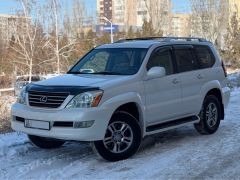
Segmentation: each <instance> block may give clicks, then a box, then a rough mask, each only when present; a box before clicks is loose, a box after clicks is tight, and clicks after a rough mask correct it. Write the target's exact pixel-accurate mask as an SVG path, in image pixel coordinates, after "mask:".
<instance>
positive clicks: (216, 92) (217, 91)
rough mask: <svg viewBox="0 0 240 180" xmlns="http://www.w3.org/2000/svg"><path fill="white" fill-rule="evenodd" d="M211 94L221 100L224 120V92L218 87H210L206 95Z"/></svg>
mask: <svg viewBox="0 0 240 180" xmlns="http://www.w3.org/2000/svg"><path fill="white" fill-rule="evenodd" d="M210 95H213V96H215V97H216V98H217V99H218V100H219V102H220V106H221V120H223V119H224V115H225V112H224V106H223V98H222V93H221V91H220V89H218V88H213V89H210V90H209V91H208V92H207V93H206V95H205V97H207V96H210Z"/></svg>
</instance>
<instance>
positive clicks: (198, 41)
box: [96, 37, 212, 49]
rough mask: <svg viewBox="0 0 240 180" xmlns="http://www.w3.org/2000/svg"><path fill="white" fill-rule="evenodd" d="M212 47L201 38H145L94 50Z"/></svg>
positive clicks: (127, 40) (106, 45)
mask: <svg viewBox="0 0 240 180" xmlns="http://www.w3.org/2000/svg"><path fill="white" fill-rule="evenodd" d="M177 44H180V45H208V46H209V45H212V43H211V42H209V41H207V40H206V39H203V38H193V37H149V38H148V37H146V38H135V39H122V40H119V41H117V42H115V43H112V44H104V45H100V46H98V47H97V48H96V49H102V48H103V49H104V48H150V47H151V46H152V45H177Z"/></svg>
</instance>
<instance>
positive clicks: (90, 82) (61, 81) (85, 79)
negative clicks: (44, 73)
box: [34, 74, 126, 87]
mask: <svg viewBox="0 0 240 180" xmlns="http://www.w3.org/2000/svg"><path fill="white" fill-rule="evenodd" d="M124 78H126V76H116V75H95V74H94V75H93V74H78V75H77V74H65V75H62V76H57V77H53V78H50V79H47V80H43V81H38V82H36V83H34V84H36V85H42V86H89V87H101V84H106V83H107V84H108V83H111V82H112V81H116V80H118V79H124Z"/></svg>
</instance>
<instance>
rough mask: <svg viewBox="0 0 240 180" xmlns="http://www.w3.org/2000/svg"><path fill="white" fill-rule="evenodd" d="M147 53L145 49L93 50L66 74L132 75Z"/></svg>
mask: <svg viewBox="0 0 240 180" xmlns="http://www.w3.org/2000/svg"><path fill="white" fill-rule="evenodd" d="M147 51H148V49H145V48H100V49H94V50H92V51H91V52H89V53H88V54H87V55H86V56H84V57H83V58H82V59H81V60H80V61H79V62H78V63H77V64H76V65H75V66H74V67H73V68H72V69H71V71H69V72H68V73H69V74H71V73H75V74H78V73H79V74H86V73H87V74H89V73H94V74H101V73H108V74H121V75H132V74H135V73H137V72H138V70H139V68H140V66H141V64H142V61H143V59H144V57H145V55H146V53H147Z"/></svg>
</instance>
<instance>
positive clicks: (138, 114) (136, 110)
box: [112, 102, 144, 136]
mask: <svg viewBox="0 0 240 180" xmlns="http://www.w3.org/2000/svg"><path fill="white" fill-rule="evenodd" d="M120 111H123V112H126V113H129V114H130V115H132V116H133V117H134V118H135V119H136V120H137V122H138V123H139V126H140V128H141V133H142V136H143V133H144V132H143V130H144V121H143V112H142V109H141V107H140V105H139V104H138V103H137V102H127V103H124V104H121V105H120V106H118V107H117V108H116V110H115V111H114V112H113V114H114V113H116V112H120ZM113 114H112V115H113Z"/></svg>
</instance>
